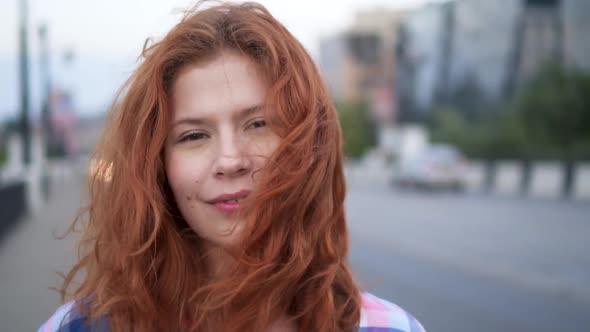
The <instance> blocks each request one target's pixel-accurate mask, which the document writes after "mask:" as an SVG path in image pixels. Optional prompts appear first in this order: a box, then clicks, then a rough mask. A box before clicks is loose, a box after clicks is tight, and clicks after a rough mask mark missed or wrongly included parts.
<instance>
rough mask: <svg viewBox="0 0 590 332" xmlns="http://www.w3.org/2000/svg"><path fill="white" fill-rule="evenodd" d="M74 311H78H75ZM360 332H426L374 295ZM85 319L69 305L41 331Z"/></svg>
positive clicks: (76, 325)
mask: <svg viewBox="0 0 590 332" xmlns="http://www.w3.org/2000/svg"><path fill="white" fill-rule="evenodd" d="M73 309H74V310H73ZM359 325H360V326H359V329H358V332H425V330H424V328H423V327H422V325H421V324H420V322H418V321H417V320H416V319H415V318H414V317H413V316H412V315H411V314H409V313H408V312H407V311H405V310H404V309H402V308H400V307H399V306H397V305H395V304H393V303H391V302H388V301H386V300H383V299H380V298H378V297H376V296H374V295H372V294H370V293H363V294H362V307H361V321H360V324H359ZM90 331H91V329H90V327H89V326H88V325H86V324H85V321H84V317H82V316H80V315H79V314H76V310H75V308H74V302H68V303H66V304H64V305H62V306H61V307H59V308H58V309H57V311H56V312H55V313H54V314H53V315H52V316H51V317H50V318H49V319H48V320H47V321H46V322H45V323H44V324H43V325H41V327H40V328H39V331H38V332H90ZM92 331H105V332H106V331H108V324H106V321H101V322H98V323H96V325H95V326H94V329H92Z"/></svg>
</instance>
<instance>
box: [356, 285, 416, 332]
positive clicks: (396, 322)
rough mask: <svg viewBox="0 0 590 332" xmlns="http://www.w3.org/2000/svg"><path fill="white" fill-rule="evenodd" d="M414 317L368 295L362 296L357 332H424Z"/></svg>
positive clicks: (392, 304) (391, 304) (394, 305)
mask: <svg viewBox="0 0 590 332" xmlns="http://www.w3.org/2000/svg"><path fill="white" fill-rule="evenodd" d="M425 331H426V330H425V329H424V327H422V324H420V322H418V320H417V319H416V318H414V316H412V315H411V314H410V313H408V312H407V311H405V310H404V309H402V308H401V307H399V306H397V305H396V304H394V303H392V302H389V301H386V300H384V299H381V298H378V297H377V296H375V295H373V294H370V293H363V294H362V306H361V322H360V326H359V332H425Z"/></svg>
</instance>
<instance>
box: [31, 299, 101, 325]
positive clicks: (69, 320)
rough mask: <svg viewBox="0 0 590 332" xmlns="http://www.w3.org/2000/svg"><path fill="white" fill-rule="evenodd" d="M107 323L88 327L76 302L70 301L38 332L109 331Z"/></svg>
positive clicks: (58, 309)
mask: <svg viewBox="0 0 590 332" xmlns="http://www.w3.org/2000/svg"><path fill="white" fill-rule="evenodd" d="M105 322H106V321H103V322H99V323H98V324H95V326H90V325H88V323H87V321H86V319H85V317H84V316H82V315H81V313H80V310H79V309H78V306H77V302H76V301H70V302H68V303H66V304H64V305H62V306H60V307H59V308H57V310H56V311H55V313H53V315H51V317H49V319H47V321H45V323H43V324H42V325H41V326H40V327H39V330H38V331H37V332H89V331H108V329H107V328H106V325H105V324H104V323H105Z"/></svg>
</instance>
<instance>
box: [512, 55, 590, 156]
mask: <svg viewBox="0 0 590 332" xmlns="http://www.w3.org/2000/svg"><path fill="white" fill-rule="evenodd" d="M513 107H514V111H515V112H516V113H518V114H519V115H520V116H521V117H522V124H523V127H524V131H525V132H526V133H527V135H528V139H529V143H530V148H532V149H533V150H534V151H533V153H534V154H537V155H540V156H541V157H545V158H547V157H549V158H560V159H567V160H570V159H585V158H588V156H590V75H589V74H586V73H583V72H579V71H572V70H569V71H568V70H565V69H563V68H562V67H560V66H558V65H556V64H554V63H549V64H547V65H545V66H543V67H542V68H541V70H540V71H539V73H538V75H537V76H536V77H535V78H534V79H533V80H531V82H530V83H529V84H527V85H526V86H524V88H523V89H522V91H521V92H520V93H519V94H518V96H517V97H516V100H515V102H514V105H513Z"/></svg>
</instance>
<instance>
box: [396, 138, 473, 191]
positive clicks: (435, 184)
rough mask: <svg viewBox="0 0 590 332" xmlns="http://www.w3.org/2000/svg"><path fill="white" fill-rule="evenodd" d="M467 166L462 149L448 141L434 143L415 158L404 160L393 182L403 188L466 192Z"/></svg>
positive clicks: (397, 169)
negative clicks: (447, 142) (446, 142)
mask: <svg viewBox="0 0 590 332" xmlns="http://www.w3.org/2000/svg"><path fill="white" fill-rule="evenodd" d="M467 167H468V166H467V162H466V160H465V158H464V157H463V155H462V154H461V152H459V150H458V149H456V148H455V147H453V146H451V145H447V144H434V145H430V146H428V147H426V148H425V149H424V150H422V152H420V153H418V155H417V156H416V157H415V158H411V159H408V160H402V161H400V163H399V165H398V167H397V168H396V172H395V174H394V175H393V183H394V185H397V186H400V187H403V188H407V187H411V188H417V189H433V190H437V189H442V190H453V191H462V190H464V188H465V183H466V179H465V176H466V171H467Z"/></svg>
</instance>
